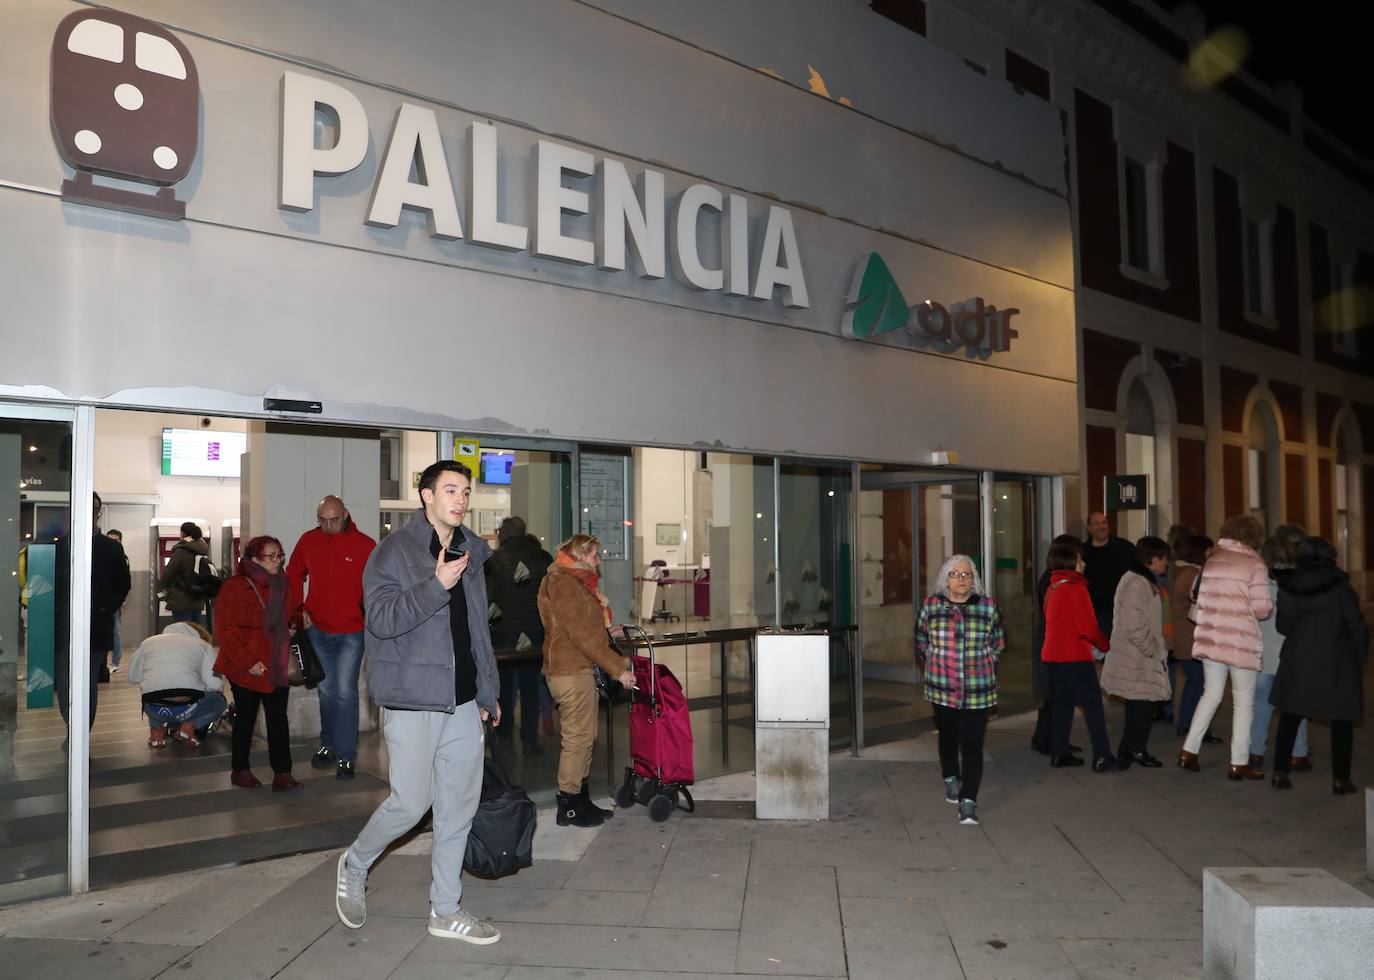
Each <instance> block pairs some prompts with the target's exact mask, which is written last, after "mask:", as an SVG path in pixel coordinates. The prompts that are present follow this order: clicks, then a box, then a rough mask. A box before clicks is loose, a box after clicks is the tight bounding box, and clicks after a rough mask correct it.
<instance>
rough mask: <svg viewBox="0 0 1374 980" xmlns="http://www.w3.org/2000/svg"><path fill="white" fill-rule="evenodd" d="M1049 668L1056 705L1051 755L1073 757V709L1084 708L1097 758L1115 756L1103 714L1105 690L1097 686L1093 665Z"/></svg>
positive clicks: (1052, 693)
mask: <svg viewBox="0 0 1374 980" xmlns="http://www.w3.org/2000/svg"><path fill="white" fill-rule="evenodd" d="M1047 666H1048V667H1049V669H1050V699H1051V701H1052V702H1053V708H1052V718H1051V728H1050V752H1051V753H1052V754H1054V755H1068V754H1069V728H1070V727H1071V726H1072V725H1073V709H1074V707H1075V706H1080V707H1082V709H1083V720H1084V721H1085V722H1087V724H1088V737H1089V738H1090V739H1092V743H1093V758H1094V759H1100V758H1101V757H1102V756H1104V755H1111V754H1112V748H1111V743H1110V740H1109V739H1108V738H1107V716H1106V714H1104V713H1103V711H1102V689H1101V688H1099V687H1098V686H1097V671H1095V670H1094V669H1093V665H1092V662H1091V661H1088V660H1078V661H1074V662H1072V663H1051V664H1048V665H1047Z"/></svg>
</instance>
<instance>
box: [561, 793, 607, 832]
mask: <svg viewBox="0 0 1374 980" xmlns="http://www.w3.org/2000/svg"><path fill="white" fill-rule="evenodd" d="M557 822H558V826H560V827H600V826H601V825H602V824H603V823H605V822H606V821H605V819H604V818H603V817H602V816H601V814H600V813H599V812H598V811H597V810H595V809H594V808H593V807H592V805H591V804H590V803H589V802H587V800H585V799H583V797H582V794H581V793H571V794H569V793H559V794H558V819H557Z"/></svg>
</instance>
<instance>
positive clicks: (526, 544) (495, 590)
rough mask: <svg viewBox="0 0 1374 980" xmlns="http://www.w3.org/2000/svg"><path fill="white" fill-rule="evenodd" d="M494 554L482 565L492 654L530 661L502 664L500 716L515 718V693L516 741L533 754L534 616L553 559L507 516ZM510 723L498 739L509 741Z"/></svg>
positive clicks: (539, 644)
mask: <svg viewBox="0 0 1374 980" xmlns="http://www.w3.org/2000/svg"><path fill="white" fill-rule="evenodd" d="M496 543H497V548H496V552H495V553H494V554H493V555H492V556H491V559H490V560H489V561H488V562H487V564H486V573H487V600H488V602H489V603H490V608H489V613H490V616H491V643H492V646H494V647H495V648H496V649H497V650H516V651H519V652H521V653H528V654H530V655H531V657H532V659H531V660H530V662H529V663H521V664H506V665H501V668H500V669H501V716H502V717H503V718H506V719H510V718H514V717H515V715H514V711H515V699H516V692H517V691H518V692H519V695H520V742H521V744H523V745H524V747H525V751H526V753H531V752H538V751H540V750H541V747H540V745H539V671H540V660H539V658H538V654H539V653H540V651H541V650H543V647H544V623H543V620H541V619H540V618H539V584H540V583H541V582H543V581H544V575H545V574H546V573H547V572H548V570H549V566H550V565H551V564H553V556H551V555H550V554H549V553H548V552H547V551H545V550H544V549H543V548H542V547H540V545H539V539H538V538H535V537H533V536H531V535H529V534H527V533H526V528H525V522H524V520H523V519H522V518H519V517H507V518H506V519H505V520H504V521H502V522H501V526H500V527H499V528H497V530H496ZM511 732H512V726H511V725H510V724H509V722H508V723H507V724H506V725H505V726H504V727H502V728H499V729H497V735H498V736H500V737H502V738H506V739H509V738H511V737H512V734H511Z"/></svg>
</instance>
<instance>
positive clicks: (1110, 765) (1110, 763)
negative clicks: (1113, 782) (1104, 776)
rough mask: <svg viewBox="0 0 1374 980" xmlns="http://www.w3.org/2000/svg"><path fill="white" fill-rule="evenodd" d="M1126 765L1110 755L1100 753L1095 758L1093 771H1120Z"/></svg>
mask: <svg viewBox="0 0 1374 980" xmlns="http://www.w3.org/2000/svg"><path fill="white" fill-rule="evenodd" d="M1123 768H1124V767H1123V766H1122V765H1121V763H1119V762H1117V761H1116V760H1115V759H1114V758H1112V757H1111V756H1109V755H1099V756H1098V757H1097V758H1096V759H1094V760H1093V772H1120V771H1121V770H1122V769H1123Z"/></svg>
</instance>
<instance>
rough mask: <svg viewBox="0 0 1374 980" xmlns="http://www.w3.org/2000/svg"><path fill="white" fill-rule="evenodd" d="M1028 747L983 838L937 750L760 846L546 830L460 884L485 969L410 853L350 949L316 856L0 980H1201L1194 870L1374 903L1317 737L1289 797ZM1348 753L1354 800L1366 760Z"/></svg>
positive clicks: (758, 838) (753, 833) (872, 765)
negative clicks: (1270, 876) (485, 877)
mask: <svg viewBox="0 0 1374 980" xmlns="http://www.w3.org/2000/svg"><path fill="white" fill-rule="evenodd" d="M1117 713H1118V714H1119V712H1117ZM1111 720H1112V724H1113V725H1114V726H1116V727H1115V728H1114V729H1113V730H1116V729H1117V728H1119V719H1117V718H1112V719H1111ZM1223 720H1224V719H1221V718H1219V721H1223ZM1029 724H1030V720H1029V719H1028V718H1026V717H1020V718H1013V719H1006V720H1003V721H1000V722H996V723H994V725H993V727H992V729H991V730H990V732H989V738H988V756H989V764H988V766H987V772H986V775H985V781H984V787H983V791H982V793H981V794H980V795H981V796H982V803H981V805H980V816H981V817H982V820H983V822H982V824H981V826H979V827H961V826H959V825H958V824H957V823H956V821H955V814H954V808H953V807H951V806H949V805H948V804H946V803H945V802H944V801H943V795H942V787H941V784H940V778H939V771H938V766H936V765H935V763H934V761H933V758H934V757H933V749H934V744H933V739H932V738H931V737H930V736H924V737H922V738H918V739H915V740H913V741H910V742H905V743H900V744H896V745H888V746H880V747H878V748H876V749H872V750H868V751H867V752H866V753H865V757H864V758H863V759H851V758H850V757H849V756H848V755H837V756H835V757H834V759H833V763H832V770H831V798H832V819H831V820H830V821H829V822H826V823H815V824H803V825H793V824H776V823H759V822H756V821H755V820H753V807H752V804H751V803H748V802H740V801H739V800H740V799H741V798H745V799H747V798H748V797H749V796H750V795H751V792H752V777H750V776H748V775H747V774H746V775H744V776H731V777H723V778H722V779H719V780H713V781H712V782H711V784H709V785H705V786H703V787H702V790H703V794H702V795H703V796H706V797H716V799H715V800H704V801H703V802H702V804H701V806H700V812H699V813H697V814H695V815H677V814H675V815H674V816H673V817H672V818H671V819H669V820H668V821H667V822H666V823H664V824H654V823H652V822H651V821H650V820H649V819H648V818H647V816H645V813H644V810H643V808H639V807H637V808H635V809H634V810H631V811H629V812H623V813H620V814H618V815H617V816H616V817H615V819H614V820H613V821H611V822H610V823H609V824H608V825H607V826H606V827H605V828H603V829H602V830H600V831H569V830H566V829H559V828H556V827H554V826H553V820H552V814H550V813H542V814H541V831H540V836H539V840H538V843H537V848H536V854H537V855H539V856H540V860H538V861H536V863H535V865H534V867H532V868H529V869H527V870H525V871H522V872H521V873H520V874H518V875H516V876H514V877H512V878H508V879H504V880H502V881H499V882H481V881H476V880H473V879H471V878H468V879H466V884H465V887H466V893H465V896H464V906H465V907H466V908H468V909H469V910H470V911H472V912H474V913H475V914H477V915H479V916H483V917H488V918H491V919H493V920H495V921H496V922H497V923H498V925H499V926H500V928H501V930H502V933H503V938H502V940H501V942H499V943H497V944H496V945H494V946H487V947H480V948H479V947H469V946H466V945H463V944H460V943H456V942H453V941H449V940H440V939H434V938H431V937H429V936H428V935H427V933H426V932H425V922H424V919H425V917H426V916H427V914H428V905H427V893H428V884H427V883H428V876H429V867H428V858H427V856H426V855H425V854H424V853H423V852H424V850H425V847H426V841H425V839H424V838H418V839H417V840H416V841H414V842H412V843H411V844H410V845H408V846H407V847H406V848H404V849H403V850H402V851H400V852H397V853H394V854H392V855H389V856H388V857H387V858H386V859H384V861H383V862H382V863H381V864H379V865H378V867H377V868H375V869H374V871H373V874H372V876H371V881H370V883H369V892H368V921H367V925H366V927H365V928H364V929H362V930H360V931H358V932H352V931H350V930H347V929H345V928H343V926H341V925H340V924H339V923H338V921H337V919H336V918H335V915H334V907H333V877H334V864H335V859H336V857H337V852H334V853H331V854H312V855H302V856H299V857H294V858H287V859H283V860H278V861H271V862H264V863H261V864H256V865H249V866H245V867H240V868H233V869H222V870H217V871H209V872H203V873H197V874H186V875H179V876H176V877H173V878H166V879H161V880H157V881H149V882H142V883H139V884H135V885H130V886H126V887H122V888H118V889H112V890H109V891H104V892H99V893H95V894H92V895H87V896H81V897H77V898H67V899H56V900H53V901H49V902H42V903H35V904H31V905H27V906H21V907H18V908H13V909H0V957H2V958H3V959H0V962H3V963H4V968H3V970H0V972H2V973H4V974H5V975H7V976H15V977H24V978H26V980H40V978H49V977H51V978H58V980H73V978H75V977H84V976H99V977H100V978H101V980H124V978H129V980H142V978H151V977H168V978H171V977H178V976H187V977H195V978H196V980H212V978H221V977H222V978H226V980H229V978H232V980H242V978H252V977H284V978H285V977H290V978H329V980H336V978H341V977H364V978H373V977H375V978H392V980H421V978H431V977H432V978H440V977H442V978H445V980H449V978H452V977H456V976H462V977H465V978H466V977H472V978H481V980H533V978H550V980H552V978H555V977H566V976H577V977H580V978H591V980H595V978H601V980H611V978H615V980H629V978H655V977H674V978H678V980H684V978H695V977H708V976H716V975H721V974H725V975H736V976H772V977H778V976H784V977H789V976H790V977H800V976H808V977H811V976H823V977H854V978H868V977H884V978H886V977H933V978H951V980H955V978H994V977H1005V978H1017V980H1026V978H1039V977H1085V978H1087V977H1091V978H1109V977H1149V978H1172V977H1179V978H1184V977H1187V978H1195V977H1197V976H1198V975H1199V974H1200V973H1201V961H1202V910H1201V874H1202V868H1203V867H1204V866H1235V865H1274V866H1316V867H1322V868H1325V869H1327V870H1328V871H1331V872H1332V873H1333V874H1336V875H1337V876H1339V877H1341V878H1343V879H1345V880H1347V881H1350V882H1351V883H1352V884H1354V885H1356V887H1359V888H1361V889H1362V890H1364V891H1365V892H1367V893H1369V894H1374V882H1370V881H1368V880H1367V879H1366V878H1365V877H1364V874H1365V867H1364V863H1365V852H1364V848H1365V836H1364V804H1363V794H1360V795H1356V796H1346V797H1335V796H1333V795H1332V794H1331V791H1330V786H1329V781H1330V780H1329V776H1328V775H1327V774H1326V773H1324V772H1322V771H1321V769H1322V768H1323V767H1324V766H1325V765H1326V763H1327V762H1328V760H1329V755H1328V751H1327V742H1326V739H1327V734H1326V730H1325V729H1321V728H1318V729H1316V730H1315V731H1314V745H1315V747H1316V749H1317V750H1318V753H1319V755H1318V759H1317V763H1318V770H1319V771H1318V772H1314V773H1310V774H1297V775H1295V777H1294V782H1295V784H1296V788H1295V789H1294V790H1293V791H1292V792H1289V793H1278V792H1275V791H1273V790H1272V789H1270V788H1269V786H1268V784H1267V782H1266V783H1255V782H1247V783H1231V782H1228V781H1226V779H1225V769H1224V762H1225V759H1224V746H1214V747H1208V749H1207V750H1206V753H1205V754H1204V757H1203V764H1204V771H1203V772H1202V773H1201V774H1200V775H1196V774H1191V773H1185V772H1182V771H1180V770H1178V769H1175V768H1173V767H1172V766H1169V767H1167V768H1164V769H1158V770H1149V771H1142V770H1140V769H1138V768H1133V769H1131V770H1130V771H1129V772H1126V773H1117V774H1101V775H1097V774H1094V773H1092V772H1090V771H1088V770H1086V769H1075V770H1051V769H1049V768H1048V767H1047V765H1046V763H1045V760H1044V759H1043V757H1041V756H1038V755H1034V754H1033V753H1031V752H1030V750H1029V749H1028V748H1027V747H1026V743H1027V738H1028V727H1029ZM1356 739H1357V745H1356V751H1355V758H1356V772H1355V778H1356V781H1357V782H1360V781H1361V777H1363V776H1365V775H1366V774H1367V773H1368V771H1369V765H1368V763H1367V762H1365V760H1369V759H1371V758H1374V754H1372V753H1374V744H1371V743H1372V742H1374V738H1371V735H1370V733H1368V732H1366V731H1363V730H1361V731H1358V732H1357V735H1356ZM1176 741H1177V739H1176V738H1175V737H1174V736H1173V733H1172V731H1171V730H1169V729H1167V728H1166V726H1156V727H1155V729H1154V732H1153V733H1152V742H1153V743H1154V745H1153V748H1154V751H1155V752H1156V754H1158V755H1159V756H1161V758H1163V757H1166V756H1167V757H1170V758H1171V757H1172V754H1173V752H1175V751H1176V749H1177V746H1176V744H1175V743H1176ZM731 797H735V800H731V799H730V798H731ZM1314 938H1319V937H1314ZM570 970H572V971H575V972H572V973H570V972H569V971H570Z"/></svg>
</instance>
